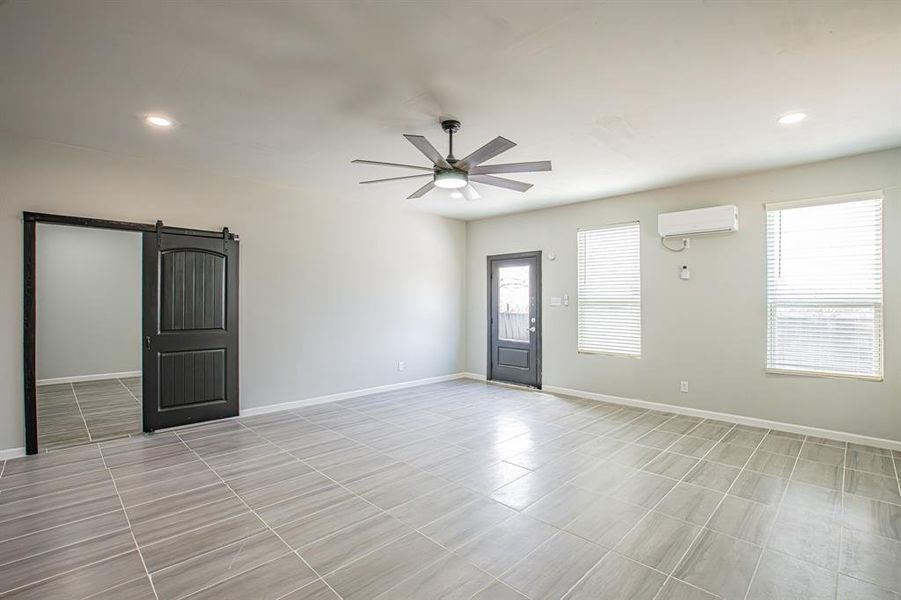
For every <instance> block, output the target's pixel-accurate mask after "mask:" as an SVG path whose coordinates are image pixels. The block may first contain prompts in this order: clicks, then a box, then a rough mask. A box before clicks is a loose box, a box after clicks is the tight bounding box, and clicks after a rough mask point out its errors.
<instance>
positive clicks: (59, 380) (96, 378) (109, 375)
mask: <svg viewBox="0 0 901 600" xmlns="http://www.w3.org/2000/svg"><path fill="white" fill-rule="evenodd" d="M141 375H142V372H141V371H123V372H121V373H96V374H94V375H73V376H72V377H52V378H50V379H38V380H37V381H35V384H36V385H54V384H57V383H79V382H81V381H100V380H102V379H125V378H127V377H140V376H141Z"/></svg>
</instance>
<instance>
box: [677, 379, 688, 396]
mask: <svg viewBox="0 0 901 600" xmlns="http://www.w3.org/2000/svg"><path fill="white" fill-rule="evenodd" d="M679 391H680V392H682V393H683V394H687V393H688V382H687V381H680V382H679Z"/></svg>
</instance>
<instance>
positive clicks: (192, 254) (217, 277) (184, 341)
mask: <svg viewBox="0 0 901 600" xmlns="http://www.w3.org/2000/svg"><path fill="white" fill-rule="evenodd" d="M230 238H231V236H230V235H229V234H228V233H227V231H226V232H225V234H224V236H223V237H204V236H198V235H182V234H178V233H165V232H162V231H161V232H156V233H145V234H144V353H143V356H144V399H143V403H144V431H153V430H155V429H161V428H163V427H173V426H176V425H185V424H188V423H197V422H200V421H208V420H211V419H220V418H223V417H233V416H236V415H237V414H238V242H237V240H234V239H230Z"/></svg>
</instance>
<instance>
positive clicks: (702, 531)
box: [654, 430, 803, 599]
mask: <svg viewBox="0 0 901 600" xmlns="http://www.w3.org/2000/svg"><path fill="white" fill-rule="evenodd" d="M771 432H772V430H767V432H766V433H765V434H764V435H763V437H762V438H760V441H759V442H757V445H756V446H755V447H754V449H753V451H752V452H751V454H749V455H748V458H746V459H745V462H744V464H743V465H742V467H741V469H739V471H738V475H736V476H735V479H733V480H732V483H731V484H729V487H728V488H726V491H725V492H724V493H723V497H722V498H720V501H719V502H717V504H716V506H715V507H714V508H713V511H712V512H711V513H710V516H708V517H707V520H706V521H704V523H703V525H701V530H700V531H698V533H697V534H696V535H695V537H694V538H693V539H692V540H691V543H690V544H688V546H687V547H686V548H685V552H683V553H682V556H680V557H679V560H678V561H677V562H676V566H675V567H673V573H675V571H676V569H678V568H679V565H680V564H681V563H682V561H683V560H685V557H686V556H688V553H689V551H690V550H691V548H692V546H693V545H694V544H695V542H697V541H698V539H700V537H701V536H702V535H703V534H704V531H705V530H709V531H713V532H715V533H718V534H720V535H725V536H726V537H729V538H732V539H734V540H738V541H741V542H744V543H748V544H751V543H752V542H748V540H743V539H741V538H738V537H735V536H732V535H728V534H723V533H721V532H719V531H716V530H714V529H710V528H709V527H708V525H709V524H710V521H712V520H713V517H714V516H715V515H716V513H717V511H718V510H719V509H720V506H722V505H723V502H725V501H726V498H728V497H729V492H730V491H732V488H733V487H735V483H736V482H737V481H738V480H739V478H740V477H741V476H742V474H743V473H744V472H745V469H746V468H747V466H748V463H750V462H751V459H752V458H754V455H755V454H757V452H758V451H760V447H761V446H762V445H763V442H764V441H765V440H766V439H767V438H768V437H770V436H771V435H772V433H771ZM727 435H728V434H727ZM802 446H803V443H802ZM711 450H712V448H711ZM798 453H799V454H800V453H801V449H800V448H798ZM796 460H797V459H796ZM749 472H750V473H755V474H759V475H763V476H768V475H766V473H757V472H756V471H749ZM788 481H789V480H786V483H785V488H786V489H788ZM783 493H785V491H784V490H783ZM736 498H741V496H736ZM752 502H753V501H752ZM780 502H781V500H780ZM758 504H763V503H762V502H760V503H758ZM773 518H774V519H775V516H774V517H773ZM753 545H756V544H753ZM763 551H764V547H763V546H762V545H761V546H760V554H761V555H763ZM670 578H672V579H675V580H676V581H682V580H681V579H679V578H678V577H675V576H673V575H672V574H669V575H668V577H667V580H669V579H670ZM683 583H688V582H687V581H685V582H683ZM753 583H754V577H753V575H752V576H751V578H750V579H749V580H748V589H750V588H751V585H752V584H753ZM663 585H664V586H665V585H666V581H664V582H663ZM689 585H692V584H689ZM694 587H698V586H694ZM698 589H702V590H703V589H704V588H698ZM662 591H663V586H661V588H660V589H659V590H658V591H657V594H656V595H655V596H654V598H655V599H656V598H657V597H658V596H659V595H660V592H662ZM704 591H705V592H707V593H710V594H713V595H714V596H717V595H718V594H715V593H713V592H711V591H709V590H704ZM745 592H746V593H747V590H745Z"/></svg>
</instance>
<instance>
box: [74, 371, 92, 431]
mask: <svg viewBox="0 0 901 600" xmlns="http://www.w3.org/2000/svg"><path fill="white" fill-rule="evenodd" d="M69 387H71V388H72V396H73V397H74V398H75V406H77V407H78V414H79V415H80V416H81V422H82V423H84V430H85V431H86V432H87V434H88V443H91V442H93V441H94V437H93V436H92V435H91V430H90V428H89V427H88V421H87V419H85V418H84V412H83V411H82V410H81V404H79V403H78V394H77V393H75V384H74V383H70V384H69Z"/></svg>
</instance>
